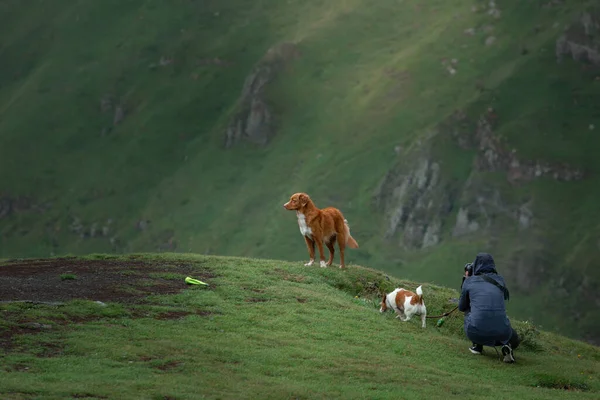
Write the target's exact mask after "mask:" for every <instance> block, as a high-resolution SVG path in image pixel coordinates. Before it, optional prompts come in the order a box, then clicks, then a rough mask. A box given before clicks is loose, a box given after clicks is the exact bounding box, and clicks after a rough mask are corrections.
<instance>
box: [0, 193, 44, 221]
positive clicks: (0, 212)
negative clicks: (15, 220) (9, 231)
mask: <svg viewBox="0 0 600 400" xmlns="http://www.w3.org/2000/svg"><path fill="white" fill-rule="evenodd" d="M50 207H51V203H49V202H38V201H36V200H34V199H33V198H31V197H28V196H11V195H9V194H4V195H2V194H0V219H3V218H7V217H9V216H10V215H12V214H19V213H25V212H38V213H43V212H45V211H47V210H49V209H50Z"/></svg>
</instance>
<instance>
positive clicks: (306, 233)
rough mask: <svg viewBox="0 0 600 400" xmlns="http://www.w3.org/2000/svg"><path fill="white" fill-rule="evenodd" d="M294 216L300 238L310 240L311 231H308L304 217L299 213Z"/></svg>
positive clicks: (308, 227)
mask: <svg viewBox="0 0 600 400" xmlns="http://www.w3.org/2000/svg"><path fill="white" fill-rule="evenodd" d="M296 216H297V217H298V227H299V228H300V233H301V234H302V236H307V237H309V238H312V229H310V226H308V224H307V223H306V216H305V215H304V214H302V213H301V212H296Z"/></svg>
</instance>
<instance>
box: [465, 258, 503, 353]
mask: <svg viewBox="0 0 600 400" xmlns="http://www.w3.org/2000/svg"><path fill="white" fill-rule="evenodd" d="M483 275H486V276H487V277H489V278H491V279H493V280H495V281H496V282H498V283H499V284H500V285H501V286H503V287H506V284H505V283H504V278H502V276H500V275H498V273H497V272H496V266H495V264H494V259H493V258H492V256H491V255H490V254H487V253H479V254H477V257H476V258H475V262H473V275H472V276H470V277H468V278H466V279H465V280H464V282H463V285H462V290H461V294H460V299H459V300H458V309H459V310H460V311H462V312H464V313H465V324H464V329H465V333H466V335H467V337H468V338H469V339H470V340H471V341H472V342H473V343H476V344H481V345H484V346H498V345H501V344H506V343H508V341H509V339H510V337H511V335H512V327H511V325H510V321H509V320H508V317H507V316H506V307H505V304H504V292H503V291H502V290H501V289H500V288H498V287H497V286H496V285H494V284H493V283H491V282H487V281H486V280H485V279H484V278H483V277H482V276H483Z"/></svg>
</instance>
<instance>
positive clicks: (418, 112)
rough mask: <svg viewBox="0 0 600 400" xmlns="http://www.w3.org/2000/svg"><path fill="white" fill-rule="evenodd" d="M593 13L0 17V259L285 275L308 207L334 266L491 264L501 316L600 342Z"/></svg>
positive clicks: (568, 7) (80, 8)
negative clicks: (274, 266) (127, 262)
mask: <svg viewBox="0 0 600 400" xmlns="http://www.w3.org/2000/svg"><path fill="white" fill-rule="evenodd" d="M594 4H595V2H592V1H574V0H571V1H569V0H565V1H550V0H535V1H534V0H532V1H522V0H506V1H501V0H498V1H496V2H493V1H492V2H490V1H478V0H470V1H464V0H463V1H457V0H455V1H448V0H431V1H427V2H419V1H414V0H394V1H392V0H382V1H377V2H372V1H366V0H344V1H322V0H304V1H280V0H262V1H254V2H242V1H239V0H219V1H216V0H215V1H210V0H207V1H201V2H200V1H189V0H185V1H183V0H181V1H180V0H177V1H168V2H167V1H160V0H145V1H142V0H130V1H117V0H106V1H92V0H83V1H78V2H68V1H53V2H50V1H43V0H34V1H31V2H28V3H27V5H24V4H23V3H22V2H19V1H16V0H10V1H3V2H2V3H1V4H0V38H1V39H0V57H1V59H2V63H0V171H2V175H1V176H2V180H1V182H0V255H1V256H3V257H23V256H27V257H47V256H50V255H53V254H54V255H59V254H67V253H71V254H88V253H91V252H115V253H127V252H140V251H175V252H195V253H203V254H220V255H233V256H244V257H260V258H279V259H286V260H301V259H304V258H305V257H306V253H305V246H304V244H303V243H302V239H301V238H300V237H299V235H298V229H297V227H296V222H295V218H294V216H293V215H292V214H291V213H289V212H286V211H285V210H283V208H282V207H281V205H282V204H283V202H284V201H285V200H286V199H287V197H288V196H289V195H290V194H291V193H293V192H297V191H306V192H308V193H310V194H311V195H312V197H313V199H314V200H315V202H316V204H317V206H321V207H323V206H328V205H332V206H337V207H339V208H341V209H342V211H343V212H344V214H345V216H346V217H347V218H348V220H349V222H350V225H351V227H352V232H353V235H354V236H355V238H356V239H357V240H358V242H359V244H360V246H361V247H360V249H359V250H357V251H349V254H348V261H349V262H353V263H362V264H366V265H370V266H372V267H373V268H377V269H380V270H385V271H387V272H390V273H394V274H398V275H401V276H405V277H407V278H409V279H412V280H415V281H429V282H435V283H437V284H443V285H448V286H450V285H452V286H453V287H456V285H457V284H458V282H459V278H458V276H459V275H460V273H461V270H462V266H463V265H464V263H465V262H467V261H470V260H472V259H473V258H474V255H475V253H476V252H477V251H481V250H484V251H490V252H492V253H493V254H494V256H495V258H496V259H497V261H498V265H499V269H500V271H501V272H502V273H503V274H504V275H505V276H506V278H507V280H508V282H509V283H510V285H511V289H512V293H513V296H512V297H511V303H510V307H511V312H514V313H515V315H518V316H520V317H522V318H524V319H531V318H533V320H534V322H535V323H541V324H542V325H543V326H544V327H545V328H546V327H547V328H548V329H553V330H555V331H558V332H561V333H564V334H568V335H571V336H573V337H579V338H584V339H588V340H595V341H598V340H600V326H599V325H598V321H600V318H598V312H597V310H598V304H600V298H599V297H598V292H597V291H596V290H595V289H594V288H596V287H598V285H599V284H600V272H598V269H597V268H596V267H595V264H594V263H595V261H596V254H597V252H598V249H599V247H598V246H599V245H600V244H599V243H598V237H599V233H600V225H599V224H598V222H597V221H598V220H600V208H598V207H597V203H598V198H599V197H600V196H599V195H600V193H599V189H598V188H600V184H599V183H600V182H598V174H597V172H598V169H599V165H600V164H598V161H597V157H596V153H597V152H598V149H599V148H600V139H599V138H600V136H599V135H598V129H600V111H599V109H598V104H600V98H599V97H600V95H599V93H600V92H599V88H600V79H598V76H600V73H599V71H598V67H597V65H596V64H597V62H598V58H597V55H598V48H599V47H598V42H597V39H598V37H600V35H598V34H597V33H598V29H599V27H600V25H599V24H598V21H600V19H599V18H598V11H597V9H594V8H593V7H592V6H593V5H594ZM561 38H562V39H561ZM559 61H560V62H559ZM513 149H514V152H513ZM336 261H337V260H336ZM550 310H551V311H550ZM573 310H576V311H575V312H574V311H573Z"/></svg>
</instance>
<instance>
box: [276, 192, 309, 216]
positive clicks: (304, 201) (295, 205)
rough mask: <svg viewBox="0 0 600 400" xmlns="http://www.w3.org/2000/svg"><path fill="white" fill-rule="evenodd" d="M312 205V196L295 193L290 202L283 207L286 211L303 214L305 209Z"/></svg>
mask: <svg viewBox="0 0 600 400" xmlns="http://www.w3.org/2000/svg"><path fill="white" fill-rule="evenodd" d="M310 204H312V200H311V199H310V196H309V195H307V194H306V193H294V194H293V195H292V196H291V197H290V201H288V202H287V203H285V204H284V205H283V208H285V209H286V210H296V211H299V212H302V210H303V209H304V208H306V207H307V206H309V205H310Z"/></svg>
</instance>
